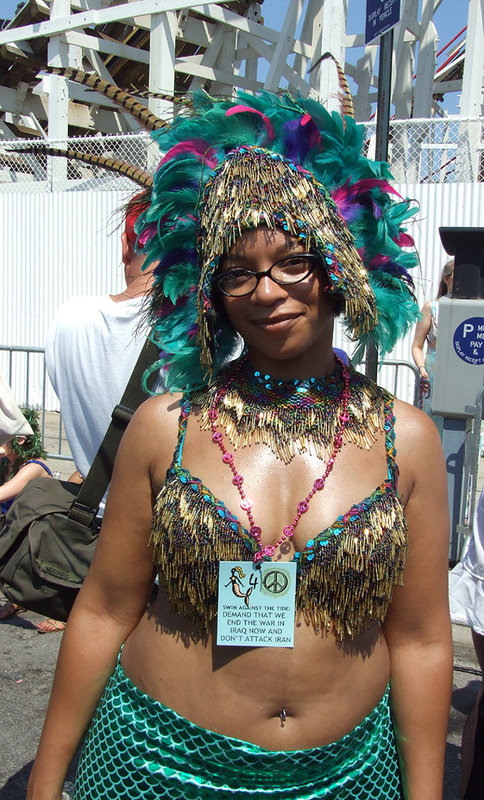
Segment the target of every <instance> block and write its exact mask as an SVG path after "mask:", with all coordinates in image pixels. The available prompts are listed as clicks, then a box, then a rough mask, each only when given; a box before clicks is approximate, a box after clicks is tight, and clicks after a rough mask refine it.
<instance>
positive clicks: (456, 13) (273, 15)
mask: <svg viewBox="0 0 484 800" xmlns="http://www.w3.org/2000/svg"><path fill="white" fill-rule="evenodd" d="M18 2H19V0H0V17H3V18H6V19H9V18H11V17H12V16H13V14H14V12H15V9H16V8H17V5H18ZM289 2H290V0H264V2H263V4H262V14H263V17H264V21H265V23H266V25H268V26H269V27H271V28H275V29H276V30H279V29H280V27H281V23H282V21H283V20H284V16H285V14H286V10H287V7H288V5H289ZM402 2H403V0H402ZM420 5H421V0H420ZM468 6H469V0H442V2H441V4H440V7H439V9H438V11H437V12H436V13H435V15H434V22H435V25H436V27H437V31H438V34H439V39H440V44H439V49H440V48H442V47H444V46H445V45H446V44H447V43H448V42H449V41H450V40H451V39H452V38H453V37H454V36H455V35H456V34H457V33H459V31H461V30H462V28H464V26H465V25H466V23H467V10H468ZM365 12H366V0H348V33H363V32H364V28H365ZM360 55H361V52H360V51H359V50H348V51H347V59H348V61H350V62H351V63H353V64H354V63H356V61H357V59H358V58H359V56H360ZM445 56H446V54H445V53H444V54H443V55H442V56H440V57H439V58H438V60H437V63H438V65H439V64H441V63H442V61H443V59H444V58H445ZM457 103H458V96H457V95H456V94H453V95H447V97H446V103H445V108H446V110H447V112H448V113H450V114H455V113H458V108H457Z"/></svg>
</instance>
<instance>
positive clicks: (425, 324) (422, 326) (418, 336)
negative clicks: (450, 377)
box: [412, 303, 432, 381]
mask: <svg viewBox="0 0 484 800" xmlns="http://www.w3.org/2000/svg"><path fill="white" fill-rule="evenodd" d="M421 313H422V319H420V320H419V321H418V322H417V325H416V327H415V336H414V337H413V344H412V358H413V360H414V362H415V365H416V367H417V368H418V371H419V372H420V377H421V378H423V379H424V380H425V381H428V379H429V374H428V372H427V370H426V369H425V364H424V361H425V360H424V356H423V348H424V345H425V340H426V338H427V336H428V333H429V331H430V327H431V325H432V318H431V313H430V303H425V305H424V307H423V308H422V311H421Z"/></svg>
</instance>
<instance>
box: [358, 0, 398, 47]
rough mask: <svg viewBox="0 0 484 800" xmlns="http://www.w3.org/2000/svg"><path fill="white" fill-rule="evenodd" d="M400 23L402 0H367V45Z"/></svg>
mask: <svg viewBox="0 0 484 800" xmlns="http://www.w3.org/2000/svg"><path fill="white" fill-rule="evenodd" d="M399 22H400V0H366V26H365V44H369V43H370V42H372V41H373V40H374V39H377V38H378V37H379V36H382V35H383V34H384V33H386V32H387V31H389V30H390V28H393V27H394V26H395V25H397V24H398V23H399Z"/></svg>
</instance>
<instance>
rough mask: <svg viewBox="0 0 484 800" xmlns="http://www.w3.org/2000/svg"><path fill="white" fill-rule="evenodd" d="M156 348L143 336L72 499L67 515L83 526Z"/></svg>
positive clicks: (89, 520)
mask: <svg viewBox="0 0 484 800" xmlns="http://www.w3.org/2000/svg"><path fill="white" fill-rule="evenodd" d="M158 353H159V351H158V348H157V347H156V345H154V344H153V342H152V341H151V339H150V337H149V336H148V338H147V339H146V341H145V343H144V345H143V347H142V348H141V353H140V355H139V358H138V360H137V362H136V364H135V367H134V369H133V372H132V373H131V377H130V379H129V381H128V383H127V385H126V389H125V390H124V393H123V396H122V398H121V400H120V401H119V403H118V405H117V406H115V407H114V409H113V412H112V414H111V422H110V424H109V427H108V429H107V431H106V433H105V435H104V439H103V440H102V442H101V445H100V447H99V450H98V451H97V453H96V457H95V459H94V461H93V462H92V465H91V468H90V470H89V472H88V474H87V475H86V477H85V480H84V482H83V483H82V485H81V488H80V490H79V494H78V495H77V497H76V499H75V500H74V502H73V504H72V506H71V510H70V511H69V517H71V518H72V519H75V520H77V521H78V522H81V523H83V524H85V525H90V524H91V523H92V521H93V519H94V518H95V516H96V514H97V512H98V509H99V503H100V502H101V500H102V498H103V495H104V492H105V491H106V489H107V487H108V484H109V482H110V480H111V475H112V471H113V465H114V459H115V457H116V452H117V449H118V447H119V443H120V441H121V437H122V435H123V433H124V431H125V430H126V427H127V425H128V422H129V421H130V419H131V417H132V416H133V414H134V412H135V411H136V409H137V408H138V406H139V405H140V404H141V403H142V401H143V400H145V399H146V395H145V393H144V391H143V389H142V387H141V379H142V377H143V373H144V372H145V370H146V369H147V368H148V367H149V366H150V364H152V363H153V362H154V361H156V360H157V359H158V357H159V355H158Z"/></svg>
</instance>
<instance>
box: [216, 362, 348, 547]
mask: <svg viewBox="0 0 484 800" xmlns="http://www.w3.org/2000/svg"><path fill="white" fill-rule="evenodd" d="M337 360H338V364H339V366H340V368H341V372H342V378H343V388H342V390H341V393H340V396H339V397H338V401H337V419H338V423H337V430H336V432H335V436H334V440H333V448H332V452H331V455H330V457H329V458H328V461H327V463H326V469H325V470H324V473H323V474H322V475H321V477H320V478H316V480H315V481H314V483H313V485H312V488H311V490H310V491H309V492H308V494H307V495H306V497H305V498H304V500H301V501H300V502H299V503H298V505H297V512H296V514H295V516H294V518H293V520H292V522H290V523H289V525H286V526H285V528H284V529H283V531H282V533H281V535H280V536H279V538H278V539H277V541H276V542H275V543H274V544H270V545H266V546H264V545H263V543H262V531H261V529H260V527H259V526H258V525H256V523H255V520H254V516H253V514H252V502H251V500H249V499H248V498H247V497H246V494H245V491H244V489H243V483H244V478H243V476H242V475H241V474H240V472H239V471H238V469H237V467H236V466H235V461H234V456H233V454H232V453H230V452H229V451H228V450H227V448H226V447H225V445H224V442H223V435H222V434H221V433H220V431H217V424H216V423H217V417H218V406H219V404H220V402H221V401H222V399H223V397H224V396H225V395H226V394H227V392H228V390H229V389H230V386H231V384H232V383H233V382H234V381H235V380H236V378H237V373H235V375H234V376H233V377H232V379H229V381H228V383H227V384H226V385H225V386H221V387H220V388H219V389H218V391H217V393H216V395H215V399H214V401H213V403H212V405H211V407H210V410H209V418H210V425H211V428H212V441H213V442H215V443H216V444H217V445H218V446H219V448H220V450H221V451H222V461H223V462H224V464H227V465H228V466H229V468H230V469H231V470H232V473H233V478H232V483H233V484H234V486H235V487H236V488H237V491H238V493H239V495H240V507H241V508H242V509H243V510H244V511H245V512H246V514H247V517H248V520H249V523H250V527H249V533H250V534H251V536H252V537H253V538H254V539H255V541H256V542H257V544H258V546H259V550H258V551H257V552H256V553H255V554H254V562H255V563H258V562H259V561H262V560H264V559H271V558H272V556H273V555H274V553H275V551H276V550H277V548H278V547H279V545H280V544H282V542H283V541H284V540H285V539H290V538H291V537H292V536H294V533H295V531H296V527H297V524H298V522H299V520H300V519H301V517H302V515H303V514H305V513H306V511H307V510H308V507H309V502H310V500H311V498H312V497H313V496H314V495H315V494H316V492H320V491H321V490H322V489H324V486H325V484H326V480H327V478H328V475H329V474H330V472H331V470H332V469H333V465H334V461H335V458H336V456H337V454H338V453H339V451H340V450H341V448H342V446H343V431H344V429H345V427H346V424H347V422H348V420H349V415H348V402H349V399H350V375H349V372H348V369H347V367H346V366H345V364H343V362H342V361H340V360H339V359H337ZM297 385H299V384H297Z"/></svg>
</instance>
